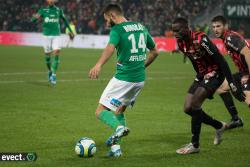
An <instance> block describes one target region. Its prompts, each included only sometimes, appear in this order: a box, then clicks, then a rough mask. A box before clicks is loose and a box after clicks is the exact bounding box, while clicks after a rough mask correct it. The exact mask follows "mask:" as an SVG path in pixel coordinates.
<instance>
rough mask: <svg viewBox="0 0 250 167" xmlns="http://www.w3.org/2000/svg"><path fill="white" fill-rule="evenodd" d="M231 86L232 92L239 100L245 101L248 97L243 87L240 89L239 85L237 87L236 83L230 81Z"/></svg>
mask: <svg viewBox="0 0 250 167" xmlns="http://www.w3.org/2000/svg"><path fill="white" fill-rule="evenodd" d="M229 87H230V89H231V91H232V94H233V95H234V97H235V98H236V99H237V100H239V101H240V102H242V101H245V99H246V97H245V94H244V93H243V91H242V89H240V88H239V87H238V88H237V86H236V85H235V84H234V83H229Z"/></svg>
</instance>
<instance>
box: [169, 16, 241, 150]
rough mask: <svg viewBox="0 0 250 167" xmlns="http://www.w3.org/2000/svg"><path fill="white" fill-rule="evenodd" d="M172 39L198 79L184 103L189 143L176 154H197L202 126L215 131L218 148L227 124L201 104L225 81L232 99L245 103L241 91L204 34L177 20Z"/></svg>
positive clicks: (173, 25) (173, 26)
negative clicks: (217, 118) (215, 117)
mask: <svg viewBox="0 0 250 167" xmlns="http://www.w3.org/2000/svg"><path fill="white" fill-rule="evenodd" d="M172 30H173V32H174V36H175V37H176V38H177V43H178V46H179V49H180V50H181V51H182V52H183V54H185V55H186V56H187V57H188V58H189V59H190V61H191V63H192V65H193V67H194V69H195V71H196V73H197V75H196V78H195V80H194V82H193V83H192V85H191V86H190V88H189V90H188V94H187V96H186V99H185V104H184V112H185V113H186V114H188V115H190V116H191V118H192V119H191V130H192V139H191V143H189V144H187V145H186V146H184V147H182V148H180V149H178V150H176V152H177V153H178V154H190V153H197V152H199V151H200V149H199V137H200V130H201V124H202V123H205V124H207V125H210V126H212V127H214V128H215V129H216V133H215V138H214V144H215V145H217V144H220V142H221V135H222V133H223V131H224V130H225V129H226V128H227V124H226V123H223V122H220V121H218V120H216V119H213V118H212V117H211V116H209V115H208V114H206V113H205V112H204V110H203V109H202V104H203V102H204V101H205V100H206V99H207V98H208V99H212V98H213V94H214V92H215V91H216V90H217V89H218V88H219V87H220V85H221V84H222V83H223V81H224V79H225V77H226V78H227V80H228V82H229V83H230V84H229V85H230V88H231V90H232V92H233V94H234V96H235V97H236V98H237V99H239V100H240V101H242V100H245V97H244V94H243V92H242V91H241V89H239V88H237V85H236V84H235V83H234V81H233V78H232V75H231V71H230V69H229V67H228V64H227V63H226V61H225V59H224V58H223V56H222V55H221V54H220V53H219V51H218V49H217V47H216V46H215V45H214V44H213V43H212V42H211V41H210V39H209V38H208V37H207V36H206V35H205V33H203V32H196V31H191V30H190V29H189V27H188V21H187V20H186V19H184V18H177V19H175V20H174V21H173V23H172Z"/></svg>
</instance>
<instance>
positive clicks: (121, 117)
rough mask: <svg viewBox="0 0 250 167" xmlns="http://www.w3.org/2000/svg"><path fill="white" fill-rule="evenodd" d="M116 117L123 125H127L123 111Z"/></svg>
mask: <svg viewBox="0 0 250 167" xmlns="http://www.w3.org/2000/svg"><path fill="white" fill-rule="evenodd" d="M116 118H117V120H118V121H119V122H120V124H121V125H123V126H126V119H125V116H124V114H123V113H120V114H117V115H116Z"/></svg>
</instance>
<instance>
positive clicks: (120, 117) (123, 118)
mask: <svg viewBox="0 0 250 167" xmlns="http://www.w3.org/2000/svg"><path fill="white" fill-rule="evenodd" d="M116 118H117V120H118V121H119V122H120V124H121V125H123V126H126V120H125V116H124V114H123V113H121V114H117V115H116ZM121 143H122V141H121V139H120V140H119V141H118V144H121Z"/></svg>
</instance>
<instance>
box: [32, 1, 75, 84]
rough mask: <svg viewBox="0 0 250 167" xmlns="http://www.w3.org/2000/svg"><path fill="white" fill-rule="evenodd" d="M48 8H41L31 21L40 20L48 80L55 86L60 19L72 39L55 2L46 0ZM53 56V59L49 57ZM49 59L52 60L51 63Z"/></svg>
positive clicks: (71, 34) (64, 19)
mask: <svg viewBox="0 0 250 167" xmlns="http://www.w3.org/2000/svg"><path fill="white" fill-rule="evenodd" d="M46 1H47V3H48V6H47V7H45V8H41V9H40V10H39V11H38V13H37V14H35V15H34V16H33V17H32V21H36V20H38V19H41V20H42V27H43V35H44V39H45V40H44V52H45V61H46V65H47V67H48V79H49V82H51V83H52V84H56V71H57V68H58V64H59V51H60V49H61V44H60V43H61V40H60V34H61V31H60V19H63V21H64V23H65V25H66V27H67V28H68V29H69V31H70V33H69V36H70V39H73V38H74V33H73V32H72V30H71V28H70V26H69V23H68V20H67V19H66V17H65V16H64V13H63V11H62V10H61V9H60V8H58V7H57V6H56V5H55V0H46ZM51 55H53V57H51ZM51 58H52V59H53V60H52V61H51Z"/></svg>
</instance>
